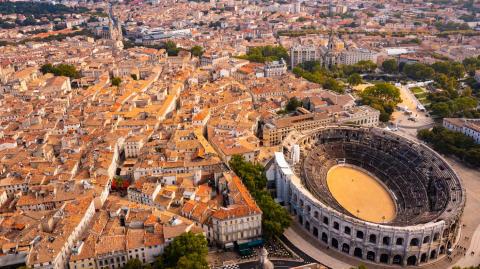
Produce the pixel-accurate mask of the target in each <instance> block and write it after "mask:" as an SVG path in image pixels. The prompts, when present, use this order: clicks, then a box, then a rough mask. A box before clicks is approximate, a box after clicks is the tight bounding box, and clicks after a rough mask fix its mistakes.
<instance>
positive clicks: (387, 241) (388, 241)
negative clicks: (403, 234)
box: [382, 236, 390, 246]
mask: <svg viewBox="0 0 480 269" xmlns="http://www.w3.org/2000/svg"><path fill="white" fill-rule="evenodd" d="M382 242H383V244H384V245H386V246H388V245H390V237H388V236H384V237H383V240H382Z"/></svg>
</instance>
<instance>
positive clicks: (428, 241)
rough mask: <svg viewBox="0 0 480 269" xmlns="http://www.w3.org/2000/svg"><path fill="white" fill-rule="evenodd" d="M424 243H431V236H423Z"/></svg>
mask: <svg viewBox="0 0 480 269" xmlns="http://www.w3.org/2000/svg"><path fill="white" fill-rule="evenodd" d="M423 243H424V244H428V243H430V236H425V237H424V238H423Z"/></svg>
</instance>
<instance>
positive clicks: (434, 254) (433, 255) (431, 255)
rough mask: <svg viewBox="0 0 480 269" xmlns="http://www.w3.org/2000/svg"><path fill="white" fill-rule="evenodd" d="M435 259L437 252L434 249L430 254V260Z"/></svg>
mask: <svg viewBox="0 0 480 269" xmlns="http://www.w3.org/2000/svg"><path fill="white" fill-rule="evenodd" d="M436 258H437V250H435V249H434V250H432V251H431V252H430V260H432V259H436Z"/></svg>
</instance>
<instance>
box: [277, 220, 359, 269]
mask: <svg viewBox="0 0 480 269" xmlns="http://www.w3.org/2000/svg"><path fill="white" fill-rule="evenodd" d="M283 235H285V237H286V238H287V239H288V240H289V241H290V242H291V243H292V244H294V245H295V246H296V247H298V248H299V249H301V250H302V251H303V252H305V254H307V255H309V256H310V257H312V258H314V259H315V260H317V261H319V262H321V263H322V264H325V265H326V266H328V267H330V268H335V269H349V268H351V267H352V265H350V264H347V263H344V262H342V261H339V260H337V259H335V258H332V257H330V256H329V255H327V254H325V253H324V252H322V249H321V248H319V247H317V246H314V245H312V244H311V243H310V242H308V241H307V240H305V238H304V237H303V235H302V234H297V233H296V232H295V231H294V230H293V229H292V228H288V229H287V230H286V231H285V232H284V233H283Z"/></svg>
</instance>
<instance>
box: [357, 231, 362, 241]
mask: <svg viewBox="0 0 480 269" xmlns="http://www.w3.org/2000/svg"><path fill="white" fill-rule="evenodd" d="M357 238H360V239H363V232H362V231H357Z"/></svg>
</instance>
